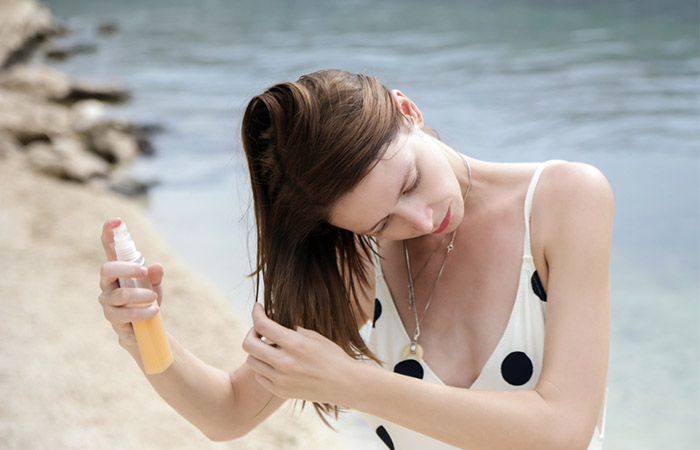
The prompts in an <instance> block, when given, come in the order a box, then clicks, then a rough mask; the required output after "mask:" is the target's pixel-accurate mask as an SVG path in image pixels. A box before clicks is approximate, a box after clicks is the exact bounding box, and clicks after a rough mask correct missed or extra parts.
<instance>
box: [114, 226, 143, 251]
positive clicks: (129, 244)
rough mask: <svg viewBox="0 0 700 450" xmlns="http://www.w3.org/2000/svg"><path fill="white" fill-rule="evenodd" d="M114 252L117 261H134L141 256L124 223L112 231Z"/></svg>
mask: <svg viewBox="0 0 700 450" xmlns="http://www.w3.org/2000/svg"><path fill="white" fill-rule="evenodd" d="M114 251H115V252H116V253H117V259H118V260H119V261H134V260H136V259H138V258H139V257H140V256H141V254H140V253H139V252H138V250H136V245H135V244H134V241H133V240H132V239H131V235H130V234H129V230H127V229H126V224H125V223H124V222H122V223H121V225H119V226H118V227H117V228H115V229H114Z"/></svg>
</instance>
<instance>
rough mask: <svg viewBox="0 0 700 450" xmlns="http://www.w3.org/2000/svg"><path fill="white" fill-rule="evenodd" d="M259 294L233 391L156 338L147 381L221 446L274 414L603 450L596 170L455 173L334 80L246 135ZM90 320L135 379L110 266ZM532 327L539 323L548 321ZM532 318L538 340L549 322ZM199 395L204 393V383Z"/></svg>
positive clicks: (451, 164) (430, 444)
mask: <svg viewBox="0 0 700 450" xmlns="http://www.w3.org/2000/svg"><path fill="white" fill-rule="evenodd" d="M242 139H243V146H244V149H245V152H246V156H247V159H248V165H249V170H250V175H251V185H252V189H253V196H254V204H255V216H256V224H257V236H258V239H257V243H258V253H257V270H256V275H257V278H258V286H260V281H263V284H264V286H265V289H264V294H263V297H264V307H263V306H262V305H259V304H256V305H255V307H254V309H253V323H254V325H253V328H252V329H251V330H250V332H249V333H248V335H247V336H246V338H245V340H244V342H243V348H244V349H245V350H246V352H248V354H249V356H248V359H247V361H246V362H245V363H244V364H243V365H242V366H241V367H240V368H239V369H237V370H236V371H235V372H233V373H231V374H227V373H225V372H223V371H220V370H218V369H215V368H213V367H210V366H208V365H206V364H204V363H202V362H201V361H200V360H198V359H197V358H196V357H195V356H193V355H192V354H190V353H188V352H187V351H186V350H185V349H183V348H182V347H181V346H180V345H179V344H178V343H177V341H175V339H173V338H172V337H170V341H171V346H172V347H173V352H174V355H175V361H174V363H173V365H172V366H171V367H170V368H169V369H168V370H167V371H165V372H164V373H162V374H159V375H151V376H148V379H149V381H150V382H151V384H152V385H153V386H154V388H155V389H156V390H157V391H158V392H159V394H160V395H161V396H162V397H163V398H164V399H165V400H166V401H167V402H168V403H170V404H171V405H172V406H173V407H174V408H175V409H176V410H177V411H178V412H179V413H180V414H182V415H183V416H184V417H185V418H187V419H188V420H189V421H190V422H192V423H193V424H194V425H196V426H197V427H198V428H200V429H201V430H202V431H203V432H204V433H205V434H206V435H207V436H209V437H210V438H211V439H215V440H224V439H234V438H236V437H239V436H242V435H244V434H245V433H247V432H248V431H249V430H251V429H252V428H254V427H255V426H256V425H257V424H259V423H260V422H262V421H263V420H264V419H265V418H266V417H267V416H269V415H270V414H271V413H272V412H273V411H274V410H276V409H277V408H278V407H279V406H280V405H281V404H282V403H283V402H284V401H285V400H286V399H302V400H306V401H311V402H314V405H315V406H316V408H317V410H319V411H321V412H324V413H334V412H335V413H337V407H336V406H335V405H339V406H342V407H350V408H355V409H357V410H359V411H361V412H362V413H364V414H365V415H366V416H367V418H368V421H369V423H370V424H371V425H372V427H373V428H374V429H375V430H376V433H377V436H378V437H379V438H380V439H382V441H383V442H384V443H385V444H386V445H387V447H388V448H396V449H441V448H454V447H458V448H473V449H485V448H494V449H496V448H498V449H500V448H508V449H513V448H518V449H529V448H536V449H577V448H581V449H584V448H589V449H597V448H601V445H602V444H601V436H600V433H599V430H600V429H602V420H601V417H602V410H603V405H604V393H605V384H606V372H607V362H608V347H609V297H610V294H609V254H610V246H611V243H610V240H611V228H612V216H613V198H612V193H611V191H610V188H609V185H608V183H607V181H606V180H605V178H604V177H603V175H602V174H601V173H600V172H599V171H598V170H596V169H595V168H592V167H590V166H587V165H584V164H577V163H566V162H561V161H554V162H550V163H547V164H496V163H489V162H484V161H478V160H475V159H472V158H467V157H463V156H462V155H460V154H459V153H458V152H456V151H455V150H454V149H452V148H450V147H449V146H447V145H445V144H444V143H442V142H441V141H440V140H438V139H437V138H436V137H435V136H434V135H433V133H431V132H430V130H429V129H427V128H426V127H425V126H424V123H423V117H422V115H421V112H420V110H419V109H418V107H417V106H416V105H415V103H413V102H412V101H411V100H410V99H409V98H408V97H406V96H405V95H403V94H402V93H401V92H400V91H396V90H394V91H389V90H388V89H386V88H385V87H384V86H383V85H382V84H381V83H380V82H379V81H378V80H377V79H376V78H372V77H367V76H363V75H355V74H351V73H348V72H343V71H337V70H329V71H321V72H316V73H313V74H310V75H307V76H303V77H301V78H300V79H299V80H298V81H297V82H293V83H281V84H278V85H275V86H272V87H271V88H269V89H268V90H267V91H265V92H264V93H263V94H261V95H259V96H256V97H254V98H253V99H252V100H251V102H250V103H249V105H248V108H247V110H246V113H245V116H244V118H243V127H242ZM118 224H119V220H118V219H113V220H110V221H107V222H106V223H105V226H104V229H103V235H102V242H103V244H104V247H105V250H106V253H107V256H108V259H109V260H110V261H109V262H107V263H106V264H105V265H104V266H103V269H102V277H101V286H102V289H103V292H102V294H101V296H100V303H101V304H102V305H103V307H104V310H105V317H106V318H107V319H108V320H109V321H110V322H111V323H112V325H113V326H114V328H115V330H116V331H117V334H118V335H119V337H120V343H121V345H122V346H123V347H124V348H125V349H127V350H128V351H129V352H130V353H131V354H132V356H133V357H134V359H136V361H137V362H139V363H140V358H139V355H138V350H137V347H136V345H135V341H134V337H133V332H132V331H131V326H130V323H129V322H130V321H135V320H144V319H147V318H150V317H152V316H153V315H154V314H155V312H156V311H157V308H158V307H157V306H156V304H155V303H153V304H152V305H151V306H148V307H141V308H125V306H127V305H132V304H140V303H144V302H153V294H152V293H150V292H149V291H142V290H138V289H122V288H118V283H117V279H118V278H119V277H139V276H148V277H149V278H150V280H151V282H152V283H153V285H154V286H156V292H157V295H158V301H160V300H161V298H162V291H161V287H160V283H161V280H162V276H163V269H162V267H161V266H159V265H157V264H156V265H152V266H150V267H149V268H148V273H147V274H146V275H144V274H142V273H141V272H140V269H139V268H138V267H136V266H135V265H133V264H129V263H123V262H116V261H113V260H114V259H115V258H114V250H113V240H112V235H111V234H112V233H111V230H112V229H113V228H114V227H116V226H117V225H118ZM545 316H546V317H545ZM545 318H546V320H545ZM203 379H206V380H208V382H206V383H202V382H201V380H203Z"/></svg>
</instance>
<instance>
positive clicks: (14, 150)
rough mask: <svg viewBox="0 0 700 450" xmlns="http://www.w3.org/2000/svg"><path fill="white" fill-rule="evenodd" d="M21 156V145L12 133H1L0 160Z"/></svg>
mask: <svg viewBox="0 0 700 450" xmlns="http://www.w3.org/2000/svg"><path fill="white" fill-rule="evenodd" d="M19 156H21V152H20V144H19V142H17V139H15V137H14V136H12V135H11V134H10V133H7V132H3V131H0V159H9V158H17V157H19Z"/></svg>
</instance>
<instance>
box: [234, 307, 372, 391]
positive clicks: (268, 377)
mask: <svg viewBox="0 0 700 450" xmlns="http://www.w3.org/2000/svg"><path fill="white" fill-rule="evenodd" d="M243 350H245V351H246V352H247V353H248V359H247V363H248V364H249V365H250V367H251V368H252V369H253V370H254V371H255V372H256V379H257V381H258V383H260V384H261V385H262V386H263V387H264V388H265V389H267V390H268V391H270V392H271V393H273V394H275V395H276V396H278V397H281V398H285V399H290V398H294V399H302V400H307V401H313V402H319V403H332V404H337V405H345V404H346V402H345V401H344V399H345V398H347V395H348V394H349V393H351V392H352V382H351V379H352V377H351V373H352V369H353V368H354V367H357V365H356V364H361V363H359V362H358V361H356V360H355V359H353V358H351V357H350V356H349V355H348V354H346V353H345V352H344V351H343V349H341V348H340V347H339V346H338V345H336V344H335V343H334V342H332V341H330V340H329V339H327V338H325V337H324V336H322V335H321V334H319V333H317V332H315V331H312V330H307V329H305V328H302V327H297V329H296V330H290V329H289V328H285V327H283V326H282V325H280V324H278V323H277V322H275V321H273V320H271V319H269V318H268V317H267V316H266V315H265V311H264V309H263V307H262V305H261V304H259V303H257V304H255V306H254V307H253V328H251V329H250V331H249V332H248V335H247V336H246V337H245V339H244V341H243Z"/></svg>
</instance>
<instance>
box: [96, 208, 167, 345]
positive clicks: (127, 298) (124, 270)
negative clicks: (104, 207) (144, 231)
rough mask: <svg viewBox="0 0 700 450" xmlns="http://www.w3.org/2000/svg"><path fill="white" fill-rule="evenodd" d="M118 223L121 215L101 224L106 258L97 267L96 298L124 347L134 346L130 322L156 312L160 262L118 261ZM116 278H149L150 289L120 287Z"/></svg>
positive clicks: (160, 296)
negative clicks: (142, 263)
mask: <svg viewBox="0 0 700 450" xmlns="http://www.w3.org/2000/svg"><path fill="white" fill-rule="evenodd" d="M120 224H121V219H118V218H114V219H109V220H107V221H106V222H105V223H104V225H103V226H102V246H103V248H104V251H105V255H106V256H107V262H106V263H104V264H103V265H102V270H101V271H100V289H101V290H102V293H101V294H100V296H99V298H98V300H99V302H100V305H102V309H103V311H104V316H105V318H106V319H107V320H108V321H109V322H110V323H111V324H112V328H114V331H115V332H116V333H117V335H118V336H119V344H120V345H121V346H122V347H124V348H126V349H127V350H136V349H137V345H136V337H135V336H134V331H133V329H132V327H131V322H137V321H140V320H146V319H150V318H152V317H154V316H155V315H156V314H157V312H158V309H159V305H160V303H161V301H162V288H161V281H162V280H163V266H161V265H160V264H152V265H150V266H149V267H148V268H145V267H142V266H140V265H138V264H135V263H130V262H124V261H117V254H116V252H115V250H114V233H113V230H114V229H115V228H116V227H118V226H119V225H120ZM119 278H148V280H149V281H150V282H151V285H153V290H150V289H143V288H122V287H119Z"/></svg>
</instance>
